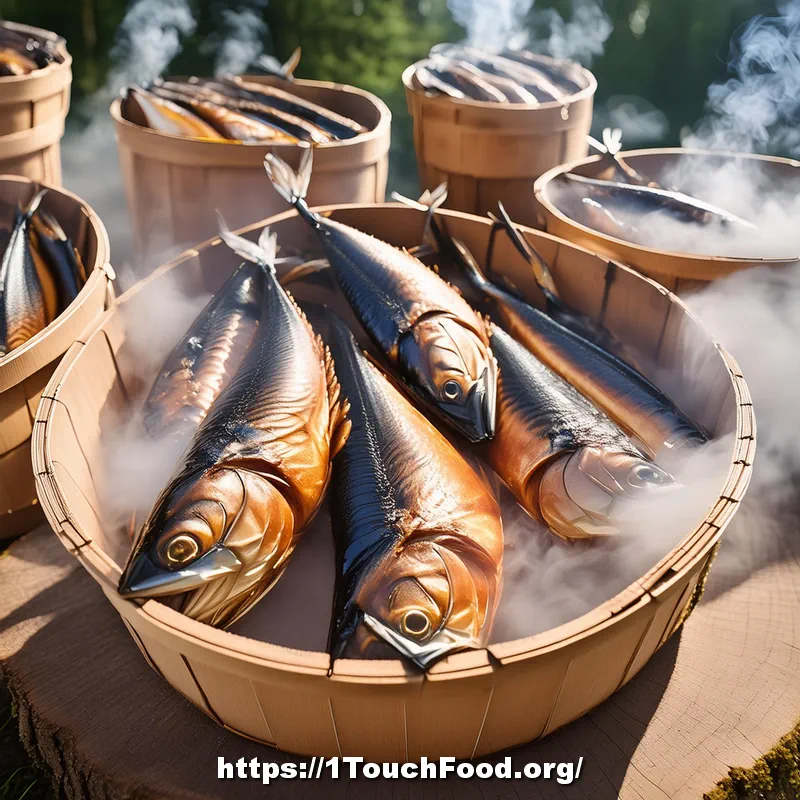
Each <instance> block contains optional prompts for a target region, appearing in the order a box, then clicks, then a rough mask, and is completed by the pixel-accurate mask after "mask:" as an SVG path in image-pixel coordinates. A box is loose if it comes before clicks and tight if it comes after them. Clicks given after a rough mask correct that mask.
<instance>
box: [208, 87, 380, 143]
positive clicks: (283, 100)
mask: <svg viewBox="0 0 800 800" xmlns="http://www.w3.org/2000/svg"><path fill="white" fill-rule="evenodd" d="M222 85H223V86H228V87H230V88H231V89H236V90H238V91H239V92H241V93H243V95H244V96H245V97H247V98H249V99H252V100H254V101H256V102H260V103H263V104H264V105H266V106H272V107H274V108H277V109H278V110H279V111H285V112H286V113H289V114H293V115H294V116H296V117H300V118H302V119H305V120H307V121H308V122H311V123H313V124H314V125H316V126H317V127H319V128H322V130H324V131H325V132H326V133H329V134H330V135H331V136H335V137H336V138H337V139H352V138H353V137H354V136H358V135H359V134H362V133H366V132H367V128H365V127H364V126H363V125H361V124H360V123H358V122H356V121H355V120H353V119H350V118H349V117H345V116H344V115H342V114H337V113H336V112H335V111H331V110H330V109H328V108H325V107H324V106H321V105H319V104H317V103H312V102H311V101H309V100H305V99H303V98H302V97H297V96H295V95H293V94H291V92H287V91H285V90H283V89H280V88H278V87H277V86H270V85H269V84H261V83H254V82H252V81H246V80H244V79H243V78H240V77H238V76H230V75H228V76H223V77H222Z"/></svg>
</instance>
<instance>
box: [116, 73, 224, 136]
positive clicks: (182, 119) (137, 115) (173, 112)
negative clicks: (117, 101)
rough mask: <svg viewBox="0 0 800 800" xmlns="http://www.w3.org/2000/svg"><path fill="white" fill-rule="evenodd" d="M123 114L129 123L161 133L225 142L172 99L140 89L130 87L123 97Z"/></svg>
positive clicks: (207, 125) (213, 130)
mask: <svg viewBox="0 0 800 800" xmlns="http://www.w3.org/2000/svg"><path fill="white" fill-rule="evenodd" d="M122 115H123V116H124V117H125V119H127V120H129V121H130V122H134V123H136V124H137V125H142V126H144V127H146V128H152V129H153V130H155V131H160V132H161V133H171V134H174V135H176V136H188V137H191V138H193V139H210V140H212V141H225V139H224V137H223V136H222V135H221V134H220V133H218V132H217V131H216V130H215V129H214V128H212V127H211V125H209V124H208V123H207V122H205V121H204V120H202V119H200V117H198V116H197V115H196V114H193V113H192V112H191V111H187V110H186V109H185V108H182V107H181V106H179V105H178V104H177V103H173V102H172V101H171V100H164V99H163V98H161V97H157V96H156V95H154V94H153V93H152V92H148V91H146V90H145V89H142V88H141V87H140V86H129V87H128V88H127V89H126V90H125V92H124V94H123V98H122Z"/></svg>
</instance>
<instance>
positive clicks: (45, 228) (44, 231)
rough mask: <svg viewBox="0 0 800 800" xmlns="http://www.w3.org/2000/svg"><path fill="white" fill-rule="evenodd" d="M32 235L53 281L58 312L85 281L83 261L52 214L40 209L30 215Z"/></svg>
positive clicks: (76, 294) (76, 293)
mask: <svg viewBox="0 0 800 800" xmlns="http://www.w3.org/2000/svg"><path fill="white" fill-rule="evenodd" d="M32 222H33V230H32V236H33V237H34V239H35V240H36V242H37V243H38V248H39V250H40V252H41V254H42V257H43V258H44V260H45V261H46V262H47V264H48V266H49V268H50V270H51V272H52V275H53V279H54V281H55V284H56V292H57V296H58V309H59V313H60V312H62V311H64V309H66V308H67V306H68V305H69V304H70V303H71V302H72V301H73V300H74V299H75V298H76V297H77V296H78V293H79V292H80V290H81V287H82V286H83V284H84V283H85V282H86V278H85V273H84V272H83V264H82V263H81V261H80V257H79V256H78V254H77V251H76V250H75V248H74V247H73V246H72V242H71V241H70V240H69V239H68V238H67V235H66V234H65V233H64V231H63V229H62V228H61V226H60V225H59V224H58V222H57V221H56V220H55V218H54V217H52V216H51V215H49V214H47V213H46V212H43V211H42V210H41V209H40V210H39V211H37V213H36V214H34V215H33V218H32Z"/></svg>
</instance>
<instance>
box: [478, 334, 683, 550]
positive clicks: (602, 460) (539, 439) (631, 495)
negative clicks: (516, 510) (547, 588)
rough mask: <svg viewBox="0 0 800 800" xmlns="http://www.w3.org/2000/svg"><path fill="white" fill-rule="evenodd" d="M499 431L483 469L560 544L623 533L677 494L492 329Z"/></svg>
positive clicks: (571, 392)
mask: <svg viewBox="0 0 800 800" xmlns="http://www.w3.org/2000/svg"><path fill="white" fill-rule="evenodd" d="M492 344H493V349H494V352H495V356H496V358H497V361H498V365H499V368H500V380H499V384H498V398H497V431H496V433H495V437H494V439H492V441H491V442H488V443H487V444H486V445H484V446H483V448H482V452H483V454H484V456H485V457H486V459H487V461H488V463H489V464H490V465H491V467H492V468H493V469H494V471H495V472H496V473H497V474H498V475H499V477H500V478H501V479H502V480H503V481H504V482H505V484H506V485H507V486H508V488H509V489H510V490H511V492H512V494H513V495H514V497H515V498H516V499H517V502H518V503H519V504H520V505H521V506H522V507H523V508H524V509H525V510H526V511H527V512H528V513H529V514H531V516H533V517H535V518H537V519H539V520H542V521H544V522H546V523H547V524H548V525H549V526H550V528H551V530H552V531H553V533H555V534H556V535H558V536H560V537H562V538H565V539H595V538H602V537H606V536H613V535H618V534H621V533H625V532H628V531H629V527H627V526H629V525H630V524H631V521H633V524H634V525H635V524H636V519H635V514H632V513H631V512H632V511H635V510H636V509H637V508H642V506H641V505H637V504H640V503H643V502H647V501H648V500H650V499H652V498H655V497H659V496H663V494H664V493H665V492H668V491H671V490H673V489H675V488H677V486H678V484H677V483H676V482H675V480H674V479H673V478H672V476H671V475H669V473H667V472H666V471H665V470H664V469H662V468H661V467H659V466H658V465H657V464H655V463H654V462H653V461H651V460H650V459H649V458H648V457H647V456H646V455H645V454H644V453H643V452H642V451H641V450H639V449H638V448H637V447H636V446H635V445H634V444H633V442H631V440H630V439H629V438H628V437H627V436H626V435H625V434H624V433H623V432H622V430H620V429H619V428H618V427H617V426H616V425H615V424H614V423H613V422H612V421H611V420H610V419H608V417H606V416H605V415H604V414H603V413H602V412H601V411H599V410H598V409H596V408H595V407H594V406H593V405H592V404H591V403H589V401H588V400H586V398H585V397H583V395H581V394H580V393H579V392H578V391H577V389H575V388H574V387H572V386H571V385H570V384H569V383H567V382H566V381H565V380H563V379H562V378H560V377H559V376H558V375H556V374H555V373H554V372H553V371H552V370H550V369H549V368H548V367H547V366H545V365H544V364H543V363H542V362H541V361H539V360H538V359H537V358H536V357H535V356H534V355H533V354H532V353H531V352H530V351H528V350H526V349H525V348H524V347H523V346H522V345H521V344H519V343H518V342H516V341H515V340H514V339H513V338H512V337H511V336H509V335H508V334H507V333H506V332H505V331H503V330H502V329H501V328H498V327H497V326H494V325H493V326H492Z"/></svg>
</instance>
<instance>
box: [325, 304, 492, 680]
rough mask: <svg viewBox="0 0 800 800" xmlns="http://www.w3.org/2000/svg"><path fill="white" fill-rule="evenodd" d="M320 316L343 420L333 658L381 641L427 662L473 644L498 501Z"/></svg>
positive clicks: (482, 623) (336, 322)
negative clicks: (342, 400) (344, 408)
mask: <svg viewBox="0 0 800 800" xmlns="http://www.w3.org/2000/svg"><path fill="white" fill-rule="evenodd" d="M310 313H311V312H310ZM317 313H320V312H317ZM311 318H312V320H313V322H314V324H315V325H317V324H318V319H317V316H315V315H313V314H312V317H311ZM323 322H324V329H325V331H326V333H325V337H326V340H327V342H328V345H329V347H330V349H331V353H332V355H333V358H334V361H335V364H336V370H337V374H338V376H339V380H340V382H341V390H342V394H343V396H344V397H346V398H347V400H348V401H349V406H350V411H349V412H348V419H349V422H350V424H351V426H352V427H351V428H350V431H349V435H348V437H347V441H346V442H345V444H344V446H343V447H342V449H341V450H340V451H339V453H338V454H337V455H336V456H335V458H334V461H333V470H334V476H333V504H334V507H333V513H332V520H333V525H334V537H335V542H336V551H337V584H336V600H335V607H334V619H333V622H332V627H331V634H330V650H331V654H332V655H333V657H334V658H339V657H345V658H349V657H358V658H363V657H370V656H373V655H375V654H376V651H380V650H381V649H385V648H386V646H387V645H388V646H389V647H390V648H393V652H394V653H395V654H397V653H398V652H399V653H400V654H402V655H404V656H405V657H406V658H408V659H410V660H411V661H413V662H414V663H415V664H417V665H418V666H419V667H422V668H427V667H428V666H429V665H430V664H432V663H433V662H434V661H435V660H437V659H439V658H442V657H444V656H446V655H447V654H449V653H451V652H454V651H456V650H460V649H465V648H475V647H482V646H484V645H485V643H486V641H487V637H488V635H489V631H490V629H491V625H492V620H493V618H494V613H495V609H496V607H497V602H498V599H499V596H500V587H501V579H502V557H503V528H502V521H501V518H500V509H499V506H498V504H497V501H496V499H495V497H494V496H493V495H492V494H491V492H490V491H489V490H488V488H487V487H486V486H485V484H484V483H483V481H482V479H481V478H480V477H479V476H478V475H477V474H476V473H475V471H474V470H473V469H472V467H470V466H469V464H467V462H466V461H465V460H464V458H463V457H462V456H461V455H460V454H459V453H458V452H457V451H456V449H455V448H454V447H453V446H452V445H451V444H450V442H448V441H447V439H446V438H445V437H444V436H443V435H442V434H441V433H439V432H438V431H437V430H436V429H435V428H434V427H433V426H432V425H431V424H430V423H429V422H428V421H427V420H426V419H425V417H423V416H422V414H421V413H420V412H419V411H417V410H416V409H415V408H414V407H413V406H412V405H411V404H410V403H409V402H408V400H407V399H406V398H405V397H404V396H403V394H402V393H401V392H399V391H398V390H397V389H395V387H394V386H393V384H392V383H391V381H389V380H388V379H387V378H386V377H385V376H384V375H383V374H382V373H381V372H380V370H379V369H378V368H377V367H375V366H374V365H373V364H372V363H371V362H370V361H369V360H368V359H367V357H366V356H365V355H364V354H363V353H362V352H361V350H360V348H359V347H358V345H357V343H356V342H355V340H354V339H353V337H352V334H351V333H350V331H349V330H348V329H347V327H346V326H345V324H344V323H343V322H342V321H341V320H340V319H339V318H337V317H335V316H333V315H332V314H330V312H327V313H326V314H325V318H324V321H323ZM319 327H320V329H323V325H320V326H319Z"/></svg>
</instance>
